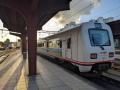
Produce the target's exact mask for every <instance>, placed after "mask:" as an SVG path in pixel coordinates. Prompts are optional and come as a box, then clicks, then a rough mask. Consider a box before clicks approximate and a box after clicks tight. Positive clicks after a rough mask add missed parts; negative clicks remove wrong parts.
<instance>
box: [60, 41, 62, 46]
mask: <svg viewBox="0 0 120 90" xmlns="http://www.w3.org/2000/svg"><path fill="white" fill-rule="evenodd" d="M60 48H62V40H60Z"/></svg>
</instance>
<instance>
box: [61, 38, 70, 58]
mask: <svg viewBox="0 0 120 90" xmlns="http://www.w3.org/2000/svg"><path fill="white" fill-rule="evenodd" d="M62 56H63V57H67V58H71V38H68V39H67V40H62Z"/></svg>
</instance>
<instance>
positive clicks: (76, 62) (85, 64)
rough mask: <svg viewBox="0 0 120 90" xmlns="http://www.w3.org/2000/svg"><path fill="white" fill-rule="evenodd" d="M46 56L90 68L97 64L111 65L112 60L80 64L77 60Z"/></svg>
mask: <svg viewBox="0 0 120 90" xmlns="http://www.w3.org/2000/svg"><path fill="white" fill-rule="evenodd" d="M48 56H51V57H54V58H57V59H59V60H61V61H68V62H71V63H74V64H78V65H83V66H91V65H93V64H97V63H107V62H110V63H113V62H114V60H107V61H104V60H102V61H96V62H81V61H77V60H73V59H71V58H67V57H65V58H64V57H57V56H55V55H52V54H50V53H49V54H48Z"/></svg>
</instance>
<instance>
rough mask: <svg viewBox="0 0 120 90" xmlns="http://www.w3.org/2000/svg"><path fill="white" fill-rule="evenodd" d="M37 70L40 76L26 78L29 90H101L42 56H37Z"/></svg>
mask: <svg viewBox="0 0 120 90" xmlns="http://www.w3.org/2000/svg"><path fill="white" fill-rule="evenodd" d="M37 69H38V73H39V74H38V75H36V76H32V77H26V80H25V81H26V87H27V89H28V90H101V88H100V87H98V86H96V85H94V84H91V83H90V82H89V81H86V80H85V79H83V78H82V77H77V76H76V75H75V74H74V73H69V72H68V71H67V70H65V69H64V68H61V67H60V66H58V65H56V64H54V63H52V62H50V61H48V60H45V59H44V58H41V57H40V56H37ZM23 84H24V83H23ZM21 86H22V85H21ZM23 88H24V87H23ZM16 90H19V89H16Z"/></svg>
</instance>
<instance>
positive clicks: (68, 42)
mask: <svg viewBox="0 0 120 90" xmlns="http://www.w3.org/2000/svg"><path fill="white" fill-rule="evenodd" d="M67 48H68V49H70V48H71V38H68V40H67Z"/></svg>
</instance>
